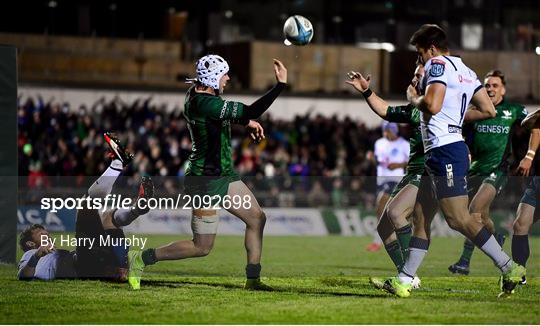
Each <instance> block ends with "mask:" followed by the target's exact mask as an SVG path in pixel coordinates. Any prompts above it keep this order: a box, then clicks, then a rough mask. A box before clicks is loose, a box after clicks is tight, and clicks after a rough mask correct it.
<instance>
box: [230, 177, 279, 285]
mask: <svg viewBox="0 0 540 326" xmlns="http://www.w3.org/2000/svg"><path fill="white" fill-rule="evenodd" d="M228 195H229V196H230V197H231V198H234V197H235V196H239V198H242V204H248V203H249V205H241V207H240V208H235V207H231V208H229V209H227V211H228V212H229V213H231V214H233V215H234V216H236V217H238V218H239V219H241V220H242V221H244V223H246V232H245V238H244V245H245V247H246V253H247V265H246V278H247V281H246V285H245V288H246V289H253V290H272V288H271V287H269V286H267V285H265V284H263V283H262V282H261V281H260V272H261V254H262V245H263V231H264V226H265V224H266V215H265V214H264V212H263V211H262V209H261V206H259V203H258V202H257V199H256V198H255V196H254V195H253V193H252V192H251V190H250V189H249V188H248V187H247V186H246V185H245V184H244V183H243V182H242V181H236V182H232V183H231V184H229V191H228ZM246 201H249V202H246ZM233 206H234V205H233ZM246 207H247V208H246Z"/></svg>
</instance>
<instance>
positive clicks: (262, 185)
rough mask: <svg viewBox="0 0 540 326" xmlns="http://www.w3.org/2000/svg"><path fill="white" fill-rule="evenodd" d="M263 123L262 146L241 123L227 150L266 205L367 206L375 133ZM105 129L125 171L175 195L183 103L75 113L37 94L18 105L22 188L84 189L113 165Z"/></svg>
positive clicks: (343, 124)
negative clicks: (120, 147) (118, 147)
mask: <svg viewBox="0 0 540 326" xmlns="http://www.w3.org/2000/svg"><path fill="white" fill-rule="evenodd" d="M260 122H261V124H262V126H263V127H264V129H265V135H266V139H265V140H264V141H262V142H260V143H253V142H252V141H251V139H250V138H249V137H247V133H246V131H245V128H244V127H243V126H239V125H234V126H233V141H232V145H233V150H234V154H233V157H234V162H235V166H236V169H237V171H238V172H239V173H240V175H242V176H243V180H245V181H246V182H247V183H248V184H249V185H250V186H252V187H254V188H255V190H256V192H257V191H260V192H261V193H264V194H266V195H263V196H262V198H261V201H262V202H263V204H266V205H285V206H295V205H300V206H308V205H309V206H312V205H316V206H317V205H329V204H333V205H339V206H341V205H350V204H354V203H361V204H362V205H364V206H368V207H372V205H373V204H374V202H375V199H374V196H375V178H374V176H375V175H376V170H375V165H374V161H373V160H372V159H369V158H370V157H371V156H372V153H371V149H372V148H373V143H374V142H375V140H376V139H378V138H379V137H381V131H380V129H379V128H368V127H367V126H366V125H365V124H364V123H362V122H361V121H355V120H352V119H349V118H345V119H338V118H337V117H324V116H322V115H315V116H311V115H310V114H309V113H308V114H306V115H305V116H297V117H296V118H295V119H294V120H292V121H284V120H281V119H279V118H277V117H273V116H271V114H270V113H268V114H266V115H265V116H264V117H263V118H262V119H261V121H260ZM106 131H113V132H115V133H116V134H117V135H118V136H119V138H120V139H121V140H122V141H124V142H125V143H126V144H127V147H128V149H129V150H130V151H131V152H132V153H134V154H135V159H134V162H133V164H132V165H131V166H130V167H128V168H127V170H126V172H125V174H126V175H135V176H140V175H141V174H143V173H146V174H149V175H151V176H156V177H164V178H163V180H165V181H164V182H163V183H162V186H163V187H162V188H163V189H162V190H163V191H165V192H168V193H177V192H178V191H179V190H178V189H179V188H178V185H177V184H176V183H175V181H174V180H175V179H179V178H177V177H181V176H183V175H184V172H185V163H186V160H187V158H188V156H189V154H190V152H191V141H190V136H189V131H188V129H187V126H186V120H185V119H184V117H183V116H182V110H181V108H180V107H178V108H175V109H173V110H169V109H167V108H166V107H165V106H163V105H156V104H153V103H152V99H151V98H146V99H144V98H141V99H138V100H136V101H134V102H133V103H125V102H123V101H122V100H121V99H120V98H114V99H112V100H110V101H106V100H105V99H103V98H102V99H100V100H98V101H97V102H96V103H90V104H89V105H88V106H85V105H83V106H81V107H78V108H73V107H70V104H69V103H59V102H57V101H54V100H50V101H46V100H44V99H43V98H41V97H40V96H38V97H36V98H28V99H25V100H24V101H22V100H20V103H19V107H18V148H19V175H20V176H28V178H27V180H26V181H25V182H26V185H27V186H28V187H29V188H42V189H43V188H45V189H46V188H49V187H52V186H53V185H52V184H51V183H52V182H53V180H56V179H58V178H56V179H55V177H71V178H63V179H62V180H67V179H69V180H70V181H69V182H71V183H74V184H70V186H81V184H78V181H77V180H78V177H84V176H88V177H89V178H94V179H95V177H96V176H99V175H101V173H102V172H103V171H104V170H105V169H106V167H107V166H108V164H109V162H110V158H108V157H107V154H106V153H107V151H106V149H107V146H106V144H105V142H104V139H103V136H102V135H103V133H104V132H106ZM402 131H404V132H405V134H406V133H408V132H410V130H407V129H404V130H402ZM72 177H75V178H72ZM165 177H166V178H165ZM63 182H68V181H63Z"/></svg>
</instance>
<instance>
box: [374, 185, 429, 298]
mask: <svg viewBox="0 0 540 326" xmlns="http://www.w3.org/2000/svg"><path fill="white" fill-rule="evenodd" d="M424 187H425V186H424ZM424 193H425V192H424V191H420V195H419V200H418V202H416V204H415V206H414V213H413V223H414V226H415V228H414V229H415V232H414V234H413V237H412V238H411V241H410V247H409V248H410V250H409V255H408V257H407V259H406V260H405V264H404V266H403V268H402V270H401V271H400V272H399V273H398V277H393V278H389V279H387V280H386V281H384V282H383V281H380V280H375V281H373V279H372V283H373V284H374V285H375V286H376V287H379V288H382V289H384V290H385V291H387V292H390V293H392V294H395V295H397V296H399V297H407V296H409V295H410V292H411V290H412V289H413V286H415V287H418V286H419V285H420V284H419V283H420V282H419V279H417V277H416V272H417V270H418V268H419V267H420V265H421V263H422V261H423V259H424V257H425V255H426V253H427V250H428V248H429V242H430V236H431V232H430V227H431V221H432V220H433V217H434V216H435V214H436V212H437V205H436V201H435V200H431V199H430V200H426V198H429V194H430V192H426V193H425V194H424ZM422 203H423V204H422ZM415 280H417V284H414V283H415ZM379 283H380V284H382V285H380V286H378V285H379Z"/></svg>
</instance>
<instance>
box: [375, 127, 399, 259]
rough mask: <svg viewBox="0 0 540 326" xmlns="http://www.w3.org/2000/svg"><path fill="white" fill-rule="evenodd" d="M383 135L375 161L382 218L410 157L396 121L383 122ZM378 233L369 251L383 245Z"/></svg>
mask: <svg viewBox="0 0 540 326" xmlns="http://www.w3.org/2000/svg"><path fill="white" fill-rule="evenodd" d="M382 131H383V137H381V138H379V139H377V141H376V142H375V145H374V155H375V161H376V163H377V217H378V218H379V219H380V217H381V216H382V213H383V211H384V208H385V207H386V204H387V203H388V200H389V199H390V198H391V194H392V190H393V189H394V188H395V187H396V185H397V183H398V182H399V180H400V179H401V178H402V177H403V175H404V174H405V169H404V168H405V167H406V166H407V159H408V157H409V142H407V141H406V140H405V139H403V138H402V137H400V136H399V128H398V125H397V124H396V123H392V122H386V121H384V122H383V124H382ZM382 242H383V241H382V239H381V237H380V236H379V234H378V233H375V234H374V237H373V241H372V242H371V243H370V244H369V245H368V246H367V248H366V250H367V251H372V252H373V251H378V250H379V249H381V246H382Z"/></svg>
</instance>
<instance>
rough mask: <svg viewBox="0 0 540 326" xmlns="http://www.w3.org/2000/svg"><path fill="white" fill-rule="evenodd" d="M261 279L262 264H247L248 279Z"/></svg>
mask: <svg viewBox="0 0 540 326" xmlns="http://www.w3.org/2000/svg"><path fill="white" fill-rule="evenodd" d="M259 277H261V264H247V265H246V278H248V279H257V278H259Z"/></svg>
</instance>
